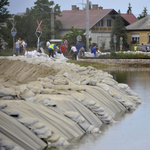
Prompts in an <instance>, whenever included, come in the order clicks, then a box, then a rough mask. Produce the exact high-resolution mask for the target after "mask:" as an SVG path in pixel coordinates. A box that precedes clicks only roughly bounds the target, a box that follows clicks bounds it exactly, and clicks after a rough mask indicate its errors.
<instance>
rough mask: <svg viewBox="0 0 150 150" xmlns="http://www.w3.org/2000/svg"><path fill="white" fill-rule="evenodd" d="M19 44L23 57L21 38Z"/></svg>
mask: <svg viewBox="0 0 150 150" xmlns="http://www.w3.org/2000/svg"><path fill="white" fill-rule="evenodd" d="M18 42H19V48H20V55H21V53H22V49H23V48H22V41H21V38H19V40H18Z"/></svg>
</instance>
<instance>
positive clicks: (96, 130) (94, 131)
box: [91, 128, 101, 133]
mask: <svg viewBox="0 0 150 150" xmlns="http://www.w3.org/2000/svg"><path fill="white" fill-rule="evenodd" d="M91 133H101V131H100V130H99V128H94V129H93V130H92V131H91Z"/></svg>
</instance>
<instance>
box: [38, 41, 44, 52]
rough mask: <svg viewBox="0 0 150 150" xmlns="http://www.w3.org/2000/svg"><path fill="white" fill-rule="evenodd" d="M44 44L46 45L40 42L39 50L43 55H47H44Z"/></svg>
mask: <svg viewBox="0 0 150 150" xmlns="http://www.w3.org/2000/svg"><path fill="white" fill-rule="evenodd" d="M44 43H45V41H42V42H40V44H39V48H40V50H41V52H42V53H43V54H45V53H44V49H43V48H44Z"/></svg>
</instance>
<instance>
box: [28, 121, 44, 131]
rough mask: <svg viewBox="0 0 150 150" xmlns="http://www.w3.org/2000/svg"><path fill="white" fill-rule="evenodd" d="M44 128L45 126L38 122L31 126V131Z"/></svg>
mask: <svg viewBox="0 0 150 150" xmlns="http://www.w3.org/2000/svg"><path fill="white" fill-rule="evenodd" d="M44 127H45V124H43V123H40V122H38V123H35V124H33V125H32V126H30V127H29V128H30V129H42V128H44Z"/></svg>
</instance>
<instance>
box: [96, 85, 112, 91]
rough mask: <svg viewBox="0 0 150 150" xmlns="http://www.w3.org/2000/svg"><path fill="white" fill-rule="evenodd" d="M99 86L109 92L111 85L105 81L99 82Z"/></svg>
mask: <svg viewBox="0 0 150 150" xmlns="http://www.w3.org/2000/svg"><path fill="white" fill-rule="evenodd" d="M97 86H98V87H101V88H102V89H103V90H105V91H106V92H109V86H108V85H107V84H104V83H97Z"/></svg>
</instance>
